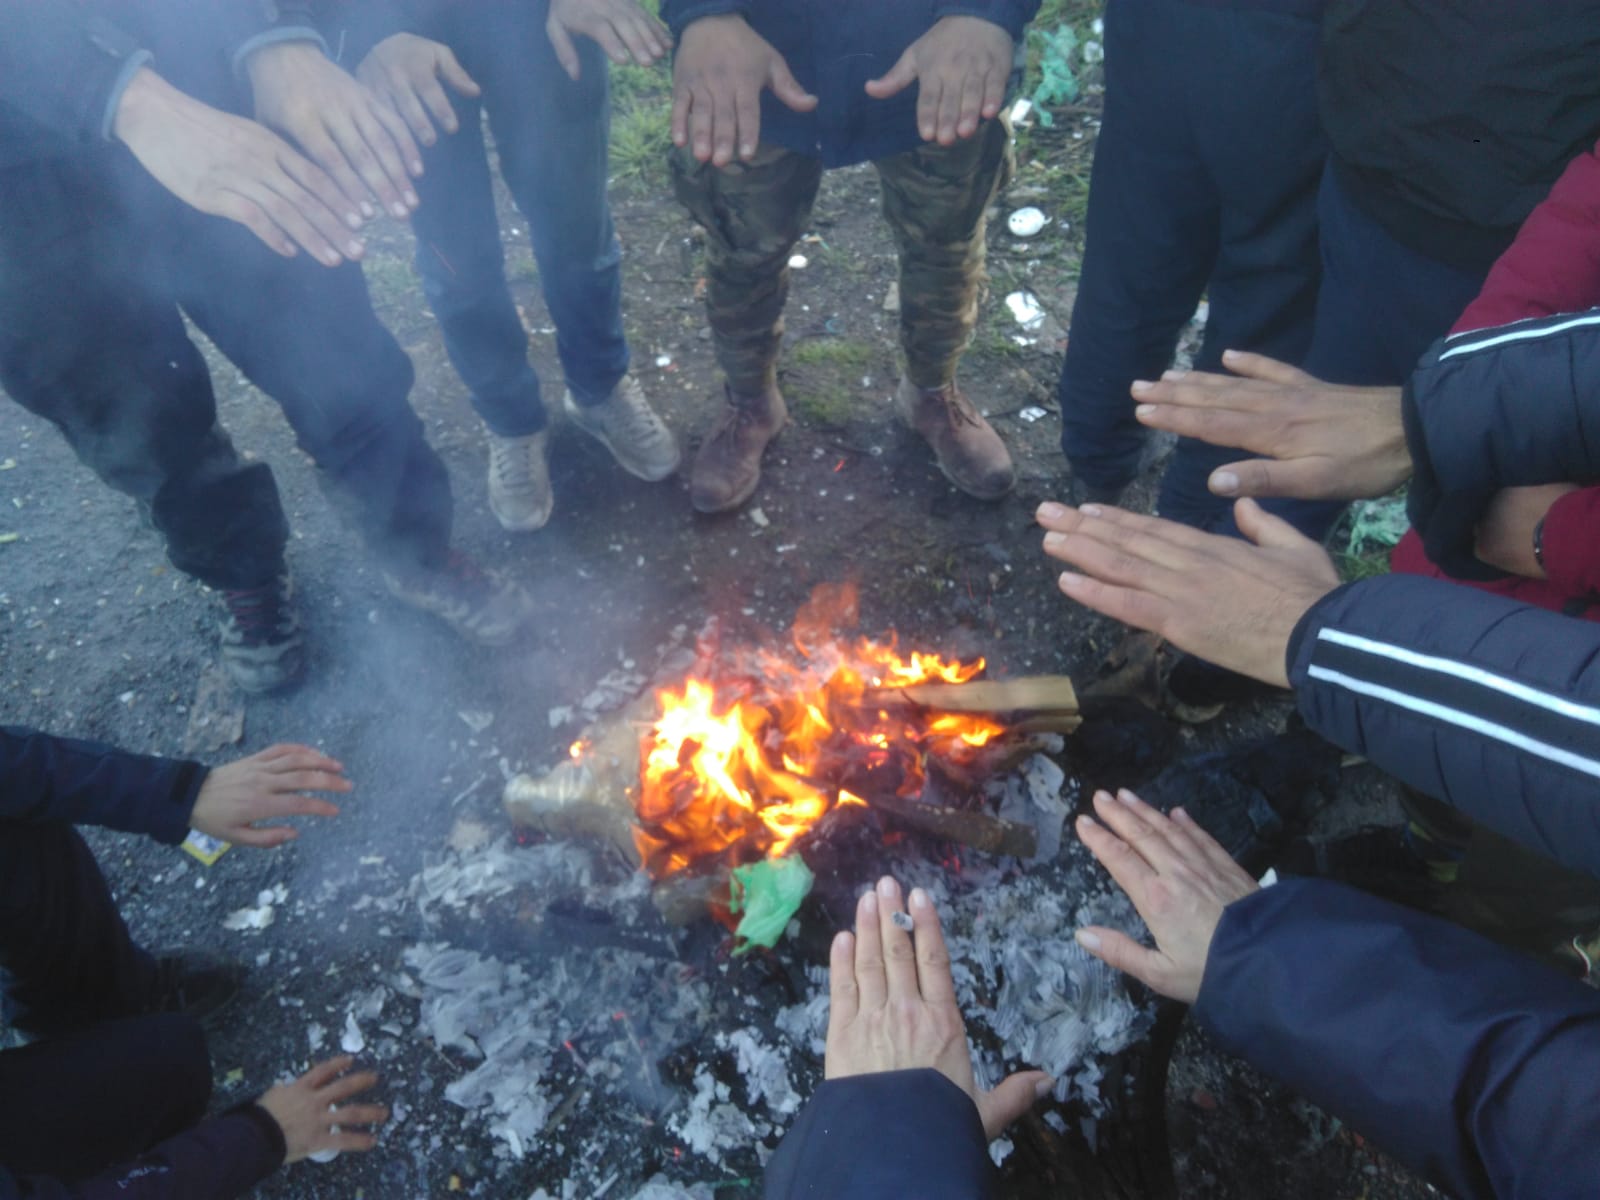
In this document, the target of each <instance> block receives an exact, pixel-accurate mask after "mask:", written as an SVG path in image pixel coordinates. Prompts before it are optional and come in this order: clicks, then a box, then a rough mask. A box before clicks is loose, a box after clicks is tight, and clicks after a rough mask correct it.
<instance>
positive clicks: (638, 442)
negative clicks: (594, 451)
mask: <svg viewBox="0 0 1600 1200" xmlns="http://www.w3.org/2000/svg"><path fill="white" fill-rule="evenodd" d="M562 407H563V408H565V409H566V411H567V416H568V417H570V418H571V420H572V423H573V424H574V425H576V426H577V427H578V428H579V429H581V430H583V431H584V432H585V433H587V434H588V435H589V436H591V437H593V438H595V439H596V440H598V441H599V442H600V443H601V444H602V445H604V446H605V448H606V449H607V450H609V451H611V456H612V457H613V458H615V459H616V460H617V463H618V465H619V466H621V467H622V469H623V470H624V471H626V472H627V473H628V474H629V475H633V476H636V477H638V478H640V479H643V480H645V481H646V482H648V483H657V482H659V481H661V480H663V479H665V478H666V477H667V476H668V475H671V474H672V473H673V472H674V471H676V470H677V469H678V463H679V462H680V461H682V460H681V456H680V455H679V453H678V439H677V438H675V437H673V436H672V430H670V429H668V428H667V426H666V423H665V422H664V421H662V419H661V417H660V416H659V415H657V413H656V410H655V409H653V408H651V407H650V401H649V400H647V399H645V394H644V389H643V388H642V387H640V386H639V381H638V380H637V379H635V378H634V377H633V376H632V375H624V376H623V377H622V379H621V380H620V381H619V382H618V383H617V386H616V387H614V388H612V389H611V395H609V396H607V397H606V398H605V399H604V400H602V401H601V402H600V403H599V404H579V403H578V401H577V399H576V398H575V397H574V396H573V394H572V391H571V389H568V391H567V395H566V399H565V400H564V401H563V403H562Z"/></svg>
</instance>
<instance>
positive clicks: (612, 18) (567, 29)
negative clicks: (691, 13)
mask: <svg viewBox="0 0 1600 1200" xmlns="http://www.w3.org/2000/svg"><path fill="white" fill-rule="evenodd" d="M544 31H545V33H546V34H547V35H548V36H549V38H550V46H551V48H552V49H554V50H555V52H556V59H557V61H559V62H560V63H561V69H562V70H563V71H565V72H566V73H567V74H568V76H570V77H571V78H573V79H577V78H578V77H579V72H580V70H581V64H580V62H579V60H578V48H577V46H575V45H573V42H572V39H573V38H576V37H586V38H589V39H591V40H592V41H594V42H595V43H596V44H597V45H598V46H599V47H600V49H601V50H603V51H605V54H606V57H607V58H609V59H610V60H611V61H612V62H614V63H616V64H617V65H618V66H621V65H623V64H624V63H628V62H632V63H635V64H637V65H638V66H641V67H648V66H650V65H651V64H653V63H656V62H659V61H660V60H661V59H662V58H664V57H665V56H666V53H667V49H668V48H669V47H670V46H671V45H672V35H671V34H670V33H668V32H667V27H666V26H665V25H663V24H662V23H661V21H660V20H659V19H658V18H657V17H655V16H654V15H653V14H651V13H648V12H646V11H645V10H644V9H643V8H641V7H639V5H638V3H637V0H550V16H549V18H548V19H547V20H546V21H545V23H544Z"/></svg>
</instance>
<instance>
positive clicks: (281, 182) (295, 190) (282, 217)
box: [241, 176, 359, 267]
mask: <svg viewBox="0 0 1600 1200" xmlns="http://www.w3.org/2000/svg"><path fill="white" fill-rule="evenodd" d="M241 191H243V192H244V195H245V197H246V199H248V200H251V201H253V202H254V203H255V204H256V205H258V206H259V207H260V208H261V210H262V211H263V212H265V213H266V214H267V216H268V217H269V218H271V220H272V222H273V224H275V225H277V226H278V228H279V229H281V230H283V231H284V233H286V234H288V235H289V236H290V237H291V238H293V239H294V240H295V242H297V243H298V244H299V245H300V246H302V247H303V248H305V249H306V250H308V251H310V252H311V254H312V255H314V256H315V257H316V259H317V260H318V261H319V262H321V263H322V264H323V265H324V266H328V267H337V266H338V265H339V264H340V263H341V262H343V261H344V259H345V255H342V254H340V253H339V249H338V245H339V243H340V242H344V243H347V244H353V245H359V243H358V242H355V241H354V239H352V238H351V237H350V234H349V231H348V230H345V229H343V228H341V226H342V222H340V221H339V219H338V218H337V217H335V216H334V215H333V214H332V213H331V212H328V210H327V209H326V208H325V207H324V206H322V205H321V204H315V203H312V202H311V196H310V193H308V192H306V191H305V189H304V188H300V187H298V186H296V185H295V184H294V181H293V180H291V179H289V178H288V177H287V176H283V177H281V178H278V179H275V180H273V181H272V183H271V185H270V186H269V184H268V183H267V182H265V181H262V180H251V181H249V182H247V183H245V184H244V186H243V187H242V188H241ZM284 193H288V195H287V196H286V195H284ZM308 209H309V210H310V211H309V213H308V212H307V210H308ZM335 238H337V239H338V240H337V241H335V240H334V239H335Z"/></svg>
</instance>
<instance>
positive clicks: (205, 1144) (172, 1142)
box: [0, 1105, 284, 1200]
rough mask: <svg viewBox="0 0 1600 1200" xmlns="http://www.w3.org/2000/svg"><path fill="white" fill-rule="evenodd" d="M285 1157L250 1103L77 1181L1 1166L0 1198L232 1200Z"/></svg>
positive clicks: (279, 1139) (266, 1119)
mask: <svg viewBox="0 0 1600 1200" xmlns="http://www.w3.org/2000/svg"><path fill="white" fill-rule="evenodd" d="M283 1157H284V1142H283V1132H282V1130H280V1129H279V1128H278V1126H277V1123H276V1122H274V1121H273V1119H272V1118H271V1117H270V1116H268V1115H267V1113H266V1112H265V1111H264V1110H262V1109H261V1108H259V1107H257V1106H255V1105H248V1106H246V1107H244V1108H239V1109H235V1110H233V1111H232V1112H229V1113H225V1114H223V1115H222V1116H220V1117H213V1118H212V1119H211V1120H209V1121H206V1122H204V1123H202V1124H200V1125H197V1126H195V1127H194V1128H193V1129H190V1130H186V1131H185V1132H183V1133H180V1134H178V1135H177V1136H176V1137H173V1138H169V1139H168V1140H166V1141H165V1142H162V1143H161V1144H160V1145H159V1146H156V1147H155V1148H154V1149H152V1150H151V1151H150V1152H149V1153H148V1154H144V1155H141V1156H140V1157H139V1158H137V1159H134V1160H133V1161H131V1162H128V1163H121V1164H119V1165H117V1166H115V1167H113V1168H111V1169H110V1170H107V1171H104V1172H102V1173H101V1174H99V1175H96V1176H93V1177H92V1178H89V1179H84V1180H81V1181H78V1182H74V1183H66V1182H63V1181H61V1180H59V1179H47V1178H42V1177H39V1176H26V1177H22V1176H14V1175H10V1174H8V1173H7V1171H6V1170H5V1167H4V1165H3V1164H0V1200H233V1198H234V1197H236V1196H242V1195H244V1194H245V1193H246V1192H248V1191H249V1190H250V1189H251V1188H253V1187H254V1186H255V1185H256V1184H258V1183H260V1182H261V1181H262V1180H263V1179H265V1178H266V1177H267V1176H268V1175H270V1174H271V1173H272V1172H273V1171H275V1170H277V1168H278V1166H279V1165H280V1164H281V1163H282V1162H283Z"/></svg>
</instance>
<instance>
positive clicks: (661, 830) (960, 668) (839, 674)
mask: <svg viewBox="0 0 1600 1200" xmlns="http://www.w3.org/2000/svg"><path fill="white" fill-rule="evenodd" d="M859 623H860V612H859V597H858V594H857V591H856V589H855V587H854V586H853V585H847V584H823V585H821V586H820V587H818V588H817V589H816V590H815V591H814V592H813V594H812V596H811V598H810V600H809V601H808V602H807V603H806V604H805V605H804V606H802V608H801V609H800V611H799V612H798V613H797V614H796V616H795V619H794V621H793V623H792V626H791V628H790V630H789V633H788V635H787V637H786V638H781V639H780V638H777V637H768V638H765V639H760V640H755V641H749V642H739V643H737V644H729V640H728V639H726V638H724V637H722V636H720V634H718V633H717V632H716V631H715V629H712V630H710V631H708V633H706V634H704V635H702V637H701V640H700V644H699V646H698V652H697V655H696V658H695V662H694V664H693V666H692V667H691V668H690V669H689V670H688V671H687V672H685V673H682V674H679V675H677V676H676V677H674V678H670V679H666V680H663V681H660V683H659V686H657V687H656V689H655V690H654V692H653V694H651V695H649V696H646V697H643V698H641V700H640V701H639V702H637V703H636V704H634V705H632V706H630V707H629V708H627V709H625V710H623V711H622V712H620V713H618V714H615V715H613V716H612V717H610V718H608V719H605V720H602V721H600V722H597V723H596V725H595V726H593V727H591V728H590V729H589V730H588V731H586V733H585V735H584V736H583V737H582V738H581V739H579V741H577V742H575V743H574V744H573V746H572V750H571V757H570V761H568V762H566V763H563V764H562V765H561V766H559V767H557V768H556V769H555V770H553V771H551V772H550V773H549V774H548V775H546V776H544V777H543V778H540V779H531V778H528V777H527V776H518V777H517V778H516V779H514V780H512V782H511V784H510V785H509V786H508V787H507V790H506V803H507V807H508V809H509V811H510V813H511V815H512V818H513V820H514V821H516V823H517V824H519V825H522V826H525V827H526V826H531V827H534V828H537V829H541V830H544V831H546V832H550V833H556V834H563V835H572V834H591V835H600V836H603V837H606V838H608V839H609V840H610V841H611V842H612V843H613V844H614V845H616V846H617V847H618V848H619V849H620V850H622V851H623V853H625V854H626V855H627V856H628V857H629V858H630V860H631V861H633V862H634V863H635V864H636V865H638V866H640V867H642V868H643V869H644V870H646V871H647V872H648V873H649V874H650V875H651V877H652V878H654V879H656V880H658V881H661V880H670V879H673V878H675V877H680V876H691V877H709V878H711V879H714V880H723V881H725V880H726V878H727V875H728V872H729V871H731V870H732V869H734V868H737V867H740V866H743V865H746V864H749V863H754V862H758V861H760V860H762V859H778V858H782V857H784V856H786V855H793V854H798V855H800V856H801V857H812V855H811V853H810V851H811V850H812V848H813V847H814V846H815V845H817V844H818V843H819V842H821V841H826V839H827V838H828V836H829V834H830V831H831V830H832V829H833V828H834V827H836V826H839V825H844V824H850V823H852V822H853V821H859V820H862V819H866V820H869V821H873V822H876V823H878V824H880V825H881V826H882V831H883V833H882V836H883V837H884V838H887V839H895V838H898V837H901V836H903V835H904V834H905V833H907V832H911V833H917V834H921V835H926V836H928V837H931V838H934V839H937V840H940V841H951V842H958V843H962V844H964V845H967V846H972V847H975V848H977V849H980V850H983V851H986V852H989V853H994V854H1012V855H1021V856H1027V855H1031V854H1032V853H1033V850H1034V845H1035V831H1034V830H1033V829H1032V828H1031V827H1029V826H1026V825H1020V824H1018V823H1017V822H1013V821H1007V820H1003V819H1001V818H1000V817H998V816H997V815H995V814H994V812H993V811H992V810H991V807H990V806H989V804H988V802H987V801H986V798H985V797H984V794H983V785H984V783H985V781H987V780H988V779H989V778H991V777H993V776H995V775H996V774H997V773H999V772H1002V771H1004V770H1006V769H1009V768H1010V767H1012V766H1014V765H1015V764H1017V763H1018V762H1020V761H1022V760H1023V759H1024V758H1026V757H1028V756H1029V755H1031V754H1033V753H1035V752H1036V751H1038V750H1039V749H1040V748H1041V746H1042V745H1044V744H1045V743H1046V742H1047V741H1048V739H1049V738H1050V737H1051V735H1059V734H1061V733H1066V732H1070V731H1071V730H1072V729H1074V728H1076V726H1077V724H1078V721H1079V717H1078V705H1077V698H1076V695H1075V694H1074V692H1073V689H1072V685H1071V682H1070V681H1069V680H1067V679H1065V678H1063V677H1059V676H1042V677H1031V678H1025V679H1009V680H991V679H986V678H984V672H985V669H986V663H985V662H984V660H983V659H982V658H971V659H957V658H951V657H946V656H944V655H941V654H939V653H935V652H931V651H922V650H906V649H902V648H901V647H900V645H899V643H898V639H897V638H896V637H895V636H894V635H893V634H890V635H888V636H885V637H882V638H871V637H867V636H864V635H862V634H860V633H859V632H858V629H857V627H858V625H859ZM1058 744H1059V743H1058Z"/></svg>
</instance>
